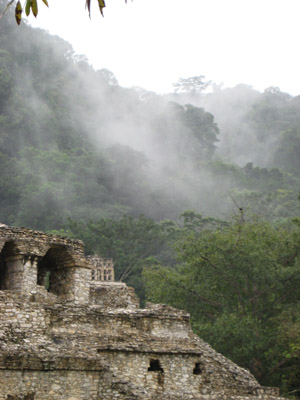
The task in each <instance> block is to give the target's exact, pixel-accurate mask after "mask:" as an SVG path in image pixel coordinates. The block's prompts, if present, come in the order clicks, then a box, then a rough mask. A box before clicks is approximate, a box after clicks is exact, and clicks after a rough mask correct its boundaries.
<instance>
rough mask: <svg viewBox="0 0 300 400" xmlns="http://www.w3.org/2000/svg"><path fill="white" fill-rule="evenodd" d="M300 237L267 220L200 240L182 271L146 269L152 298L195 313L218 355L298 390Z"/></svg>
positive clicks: (191, 244)
mask: <svg viewBox="0 0 300 400" xmlns="http://www.w3.org/2000/svg"><path fill="white" fill-rule="evenodd" d="M299 236H300V233H299V231H298V229H295V228H294V229H289V230H288V229H286V228H275V227H273V226H272V225H271V224H269V223H267V222H262V221H259V220H258V221H252V222H248V223H247V222H243V221H242V220H241V221H237V222H234V223H233V224H231V225H230V226H225V227H223V228H221V229H220V228H219V229H216V230H209V231H203V232H202V233H200V234H192V235H190V236H189V237H187V238H185V239H184V240H182V241H180V242H179V243H178V246H177V251H178V258H179V261H181V262H180V263H179V264H178V265H177V266H176V268H170V267H169V268H166V267H162V266H157V265H156V266H154V267H152V268H147V269H145V270H144V272H143V276H144V279H145V285H146V295H147V298H148V299H149V300H151V301H155V302H167V303H169V304H171V305H173V306H175V307H179V308H183V309H185V310H188V311H189V312H190V313H191V318H192V324H193V327H194V330H195V331H196V332H197V333H198V334H199V335H200V336H201V337H202V338H203V339H204V340H207V341H208V342H209V343H211V344H212V346H213V347H215V348H216V349H217V350H218V351H220V352H222V353H223V354H225V355H226V356H227V357H229V358H231V359H232V360H234V361H235V362H237V363H238V364H239V365H242V366H244V367H246V368H248V369H250V370H251V371H252V372H253V373H254V374H255V376H256V377H257V378H258V379H259V380H260V381H261V382H262V383H264V384H267V385H275V386H276V385H278V384H281V386H282V388H283V389H287V390H290V389H291V387H292V386H293V385H294V384H295V381H294V382H293V384H291V383H290V384H289V383H288V382H286V381H287V379H286V370H285V367H287V366H289V367H291V365H293V366H294V368H296V367H297V366H298V365H299V360H300V358H299V357H300V352H299V340H300V335H299V331H298V332H297V330H296V327H297V324H298V322H297V321H298V320H299V316H300V313H299V305H300V294H299V290H298V286H299V283H300V246H299ZM291 308H292V309H293V310H294V317H292V313H291V312H290V311H289V310H291ZM287 319H288V323H289V324H290V325H291V326H293V327H294V328H293V332H294V333H293V334H291V335H290V339H288V338H287V337H284V334H283V331H284V329H285V324H286V321H287ZM299 383H300V382H299V380H298V385H299Z"/></svg>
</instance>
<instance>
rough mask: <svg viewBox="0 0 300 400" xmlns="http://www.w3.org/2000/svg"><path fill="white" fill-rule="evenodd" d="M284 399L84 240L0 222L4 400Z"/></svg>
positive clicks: (0, 386) (0, 399)
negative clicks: (150, 300)
mask: <svg viewBox="0 0 300 400" xmlns="http://www.w3.org/2000/svg"><path fill="white" fill-rule="evenodd" d="M111 399H118V400H179V399H180V400H188V399H191V400H192V399H194V400H196V399H197V400H198V399H199V400H221V399H222V400H226V399H227V400H229V399H232V400H238V399H240V400H247V399H249V400H258V399H263V400H276V399H277V400H280V399H281V398H280V397H279V391H278V390H277V389H276V388H265V387H261V386H260V385H259V384H258V382H257V381H256V380H255V379H254V377H253V376H252V375H251V374H250V373H249V372H248V371H246V370H245V369H242V368H240V367H238V366H237V365H235V364H234V363H233V362H231V361H230V360H228V359H226V358H225V357H224V356H222V355H221V354H218V353H217V352H215V351H214V350H213V349H212V348H211V347H210V346H209V345H208V344H207V343H205V342H203V341H202V340H201V339H200V338H199V337H197V336H196V335H194V334H193V332H192V331H191V328H190V323H189V315H188V314H187V313H186V312H184V311H179V310H176V309H174V308H171V307H169V306H166V305H154V304H147V306H146V308H145V309H140V308H139V301H138V299H137V298H136V296H135V293H134V291H133V289H131V288H128V287H127V286H126V285H125V284H124V283H121V282H114V273H113V264H112V261H111V260H103V259H101V258H99V257H97V256H93V257H88V258H86V257H85V256H84V248H83V243H82V242H81V241H75V240H70V239H67V238H62V237H57V236H50V235H46V234H44V233H42V232H36V231H32V230H30V229H25V228H14V227H7V226H5V225H1V224H0V400H111Z"/></svg>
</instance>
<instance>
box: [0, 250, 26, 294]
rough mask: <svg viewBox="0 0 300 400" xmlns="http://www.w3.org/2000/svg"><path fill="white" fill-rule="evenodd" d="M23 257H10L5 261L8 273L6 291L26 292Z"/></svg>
mask: <svg viewBox="0 0 300 400" xmlns="http://www.w3.org/2000/svg"><path fill="white" fill-rule="evenodd" d="M23 260H24V259H23V256H22V255H13V256H8V257H6V259H5V264H6V268H5V269H6V271H5V277H4V282H3V285H4V289H6V290H13V291H14V292H17V293H23V291H24V279H23V277H24V263H23Z"/></svg>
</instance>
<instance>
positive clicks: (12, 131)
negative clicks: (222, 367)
mask: <svg viewBox="0 0 300 400" xmlns="http://www.w3.org/2000/svg"><path fill="white" fill-rule="evenodd" d="M0 4H2V2H1V1H0ZM199 73H201V71H199ZM299 155H300V96H299V97H293V96H291V95H289V94H287V93H283V92H281V91H280V89H279V88H277V87H275V86H274V87H271V88H267V89H266V90H265V91H264V92H263V93H261V92H259V91H257V90H254V89H253V88H252V87H250V86H247V85H245V84H240V85H238V86H236V87H234V88H223V87H222V86H218V85H216V84H214V83H212V82H208V81H206V80H205V78H204V77H202V76H201V75H199V77H193V78H187V79H180V80H179V81H178V82H177V83H175V84H174V93H170V94H166V95H158V94H156V93H153V92H149V91H146V90H144V89H142V88H139V87H135V88H131V89H128V88H123V87H121V86H120V85H119V84H118V81H117V78H116V77H115V76H114V74H113V73H112V72H111V71H108V70H106V69H101V70H98V71H96V70H95V69H93V68H92V66H91V65H89V63H88V61H87V59H86V58H85V57H84V56H81V55H77V54H75V53H74V51H73V49H72V47H71V45H70V44H68V43H66V42H65V41H64V40H62V39H61V38H59V37H56V36H50V35H49V34H48V33H47V32H45V31H42V30H38V29H32V28H31V27H30V26H29V25H27V24H26V23H23V22H22V24H21V25H20V27H16V24H15V21H14V18H13V17H12V16H11V15H9V13H8V14H7V15H5V18H2V19H1V24H0V171H1V174H0V222H2V223H5V224H8V225H17V226H27V227H31V228H34V229H40V230H44V231H47V232H50V233H56V234H61V235H67V236H70V237H73V238H80V239H82V240H84V241H85V243H86V252H87V254H92V253H98V254H100V255H102V256H104V257H112V258H113V259H114V262H115V268H116V277H117V279H119V280H123V281H125V282H127V283H128V284H130V285H132V286H134V287H135V289H136V291H137V293H138V295H139V296H140V298H141V303H142V304H144V303H145V301H146V300H150V301H155V302H164V303H168V304H171V305H173V306H176V307H178V308H183V309H186V310H187V311H189V312H190V314H191V318H192V324H193V328H194V331H195V332H196V333H198V334H199V335H200V336H201V337H202V338H203V339H205V340H206V341H208V342H209V343H210V344H211V345H212V346H213V347H214V348H216V349H217V350H218V351H220V352H222V353H223V354H224V355H226V356H227V357H229V358H231V359H232V360H234V361H235V362H237V363H238V364H239V365H241V366H244V367H245V368H248V369H250V370H251V372H252V373H253V374H254V375H255V376H256V377H257V379H258V380H259V381H260V382H261V383H262V384H264V385H273V386H280V387H281V390H282V393H284V394H285V395H288V396H290V397H292V398H300V334H299V332H300V307H299V306H300V292H299V283H300V245H299V243H300V216H299V199H298V196H299V188H300V157H299ZM297 396H298V397H297Z"/></svg>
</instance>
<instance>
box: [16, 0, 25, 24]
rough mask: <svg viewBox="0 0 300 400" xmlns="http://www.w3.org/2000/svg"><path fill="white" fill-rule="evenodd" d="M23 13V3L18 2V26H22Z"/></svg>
mask: <svg viewBox="0 0 300 400" xmlns="http://www.w3.org/2000/svg"><path fill="white" fill-rule="evenodd" d="M22 11H23V10H22V6H21V3H20V1H18V2H17V5H16V10H15V16H16V21H17V24H18V25H20V23H21V20H22Z"/></svg>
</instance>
